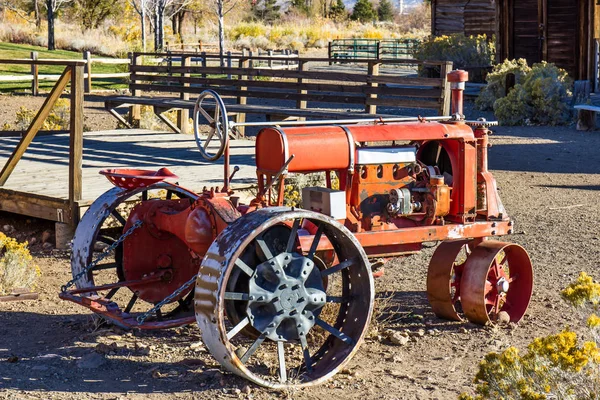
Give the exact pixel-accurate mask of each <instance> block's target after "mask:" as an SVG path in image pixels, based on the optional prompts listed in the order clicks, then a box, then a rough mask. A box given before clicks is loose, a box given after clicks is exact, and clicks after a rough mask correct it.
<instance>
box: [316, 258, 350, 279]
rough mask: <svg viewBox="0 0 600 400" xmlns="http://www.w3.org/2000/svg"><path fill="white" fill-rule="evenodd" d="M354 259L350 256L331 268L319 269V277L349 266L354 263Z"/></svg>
mask: <svg viewBox="0 0 600 400" xmlns="http://www.w3.org/2000/svg"><path fill="white" fill-rule="evenodd" d="M355 261H356V259H355V258H351V259H349V260H346V261H343V262H341V263H339V264H338V265H335V266H333V267H331V268H326V269H324V270H323V271H321V277H326V276H329V275H331V274H335V273H336V272H339V271H341V270H343V269H345V268H348V267H349V266H351V265H352V264H354V262H355Z"/></svg>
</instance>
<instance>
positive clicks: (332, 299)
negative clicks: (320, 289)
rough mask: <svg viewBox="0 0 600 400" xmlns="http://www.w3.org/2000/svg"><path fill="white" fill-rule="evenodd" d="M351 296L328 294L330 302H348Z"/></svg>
mask: <svg viewBox="0 0 600 400" xmlns="http://www.w3.org/2000/svg"><path fill="white" fill-rule="evenodd" d="M349 301H350V297H348V296H327V302H328V303H348V302H349Z"/></svg>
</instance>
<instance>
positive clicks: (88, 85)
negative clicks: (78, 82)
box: [83, 51, 92, 93]
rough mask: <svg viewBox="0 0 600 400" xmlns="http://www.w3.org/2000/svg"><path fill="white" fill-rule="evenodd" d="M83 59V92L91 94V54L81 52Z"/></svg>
mask: <svg viewBox="0 0 600 400" xmlns="http://www.w3.org/2000/svg"><path fill="white" fill-rule="evenodd" d="M83 59H84V60H85V69H84V73H85V75H87V76H84V89H83V90H84V92H85V93H91V92H92V54H91V53H90V52H89V51H84V52H83Z"/></svg>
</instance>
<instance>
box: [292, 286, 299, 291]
mask: <svg viewBox="0 0 600 400" xmlns="http://www.w3.org/2000/svg"><path fill="white" fill-rule="evenodd" d="M298 289H300V285H294V286H292V290H298Z"/></svg>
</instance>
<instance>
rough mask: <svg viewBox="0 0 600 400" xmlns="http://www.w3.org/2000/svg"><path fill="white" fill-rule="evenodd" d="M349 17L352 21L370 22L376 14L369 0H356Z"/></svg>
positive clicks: (375, 17)
mask: <svg viewBox="0 0 600 400" xmlns="http://www.w3.org/2000/svg"><path fill="white" fill-rule="evenodd" d="M350 18H351V19H352V20H353V21H360V22H370V21H373V20H374V19H377V14H376V13H375V10H374V9H373V4H371V2H370V1H369V0H358V1H357V2H356V4H355V5H354V10H353V11H352V15H351V16H350Z"/></svg>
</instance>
